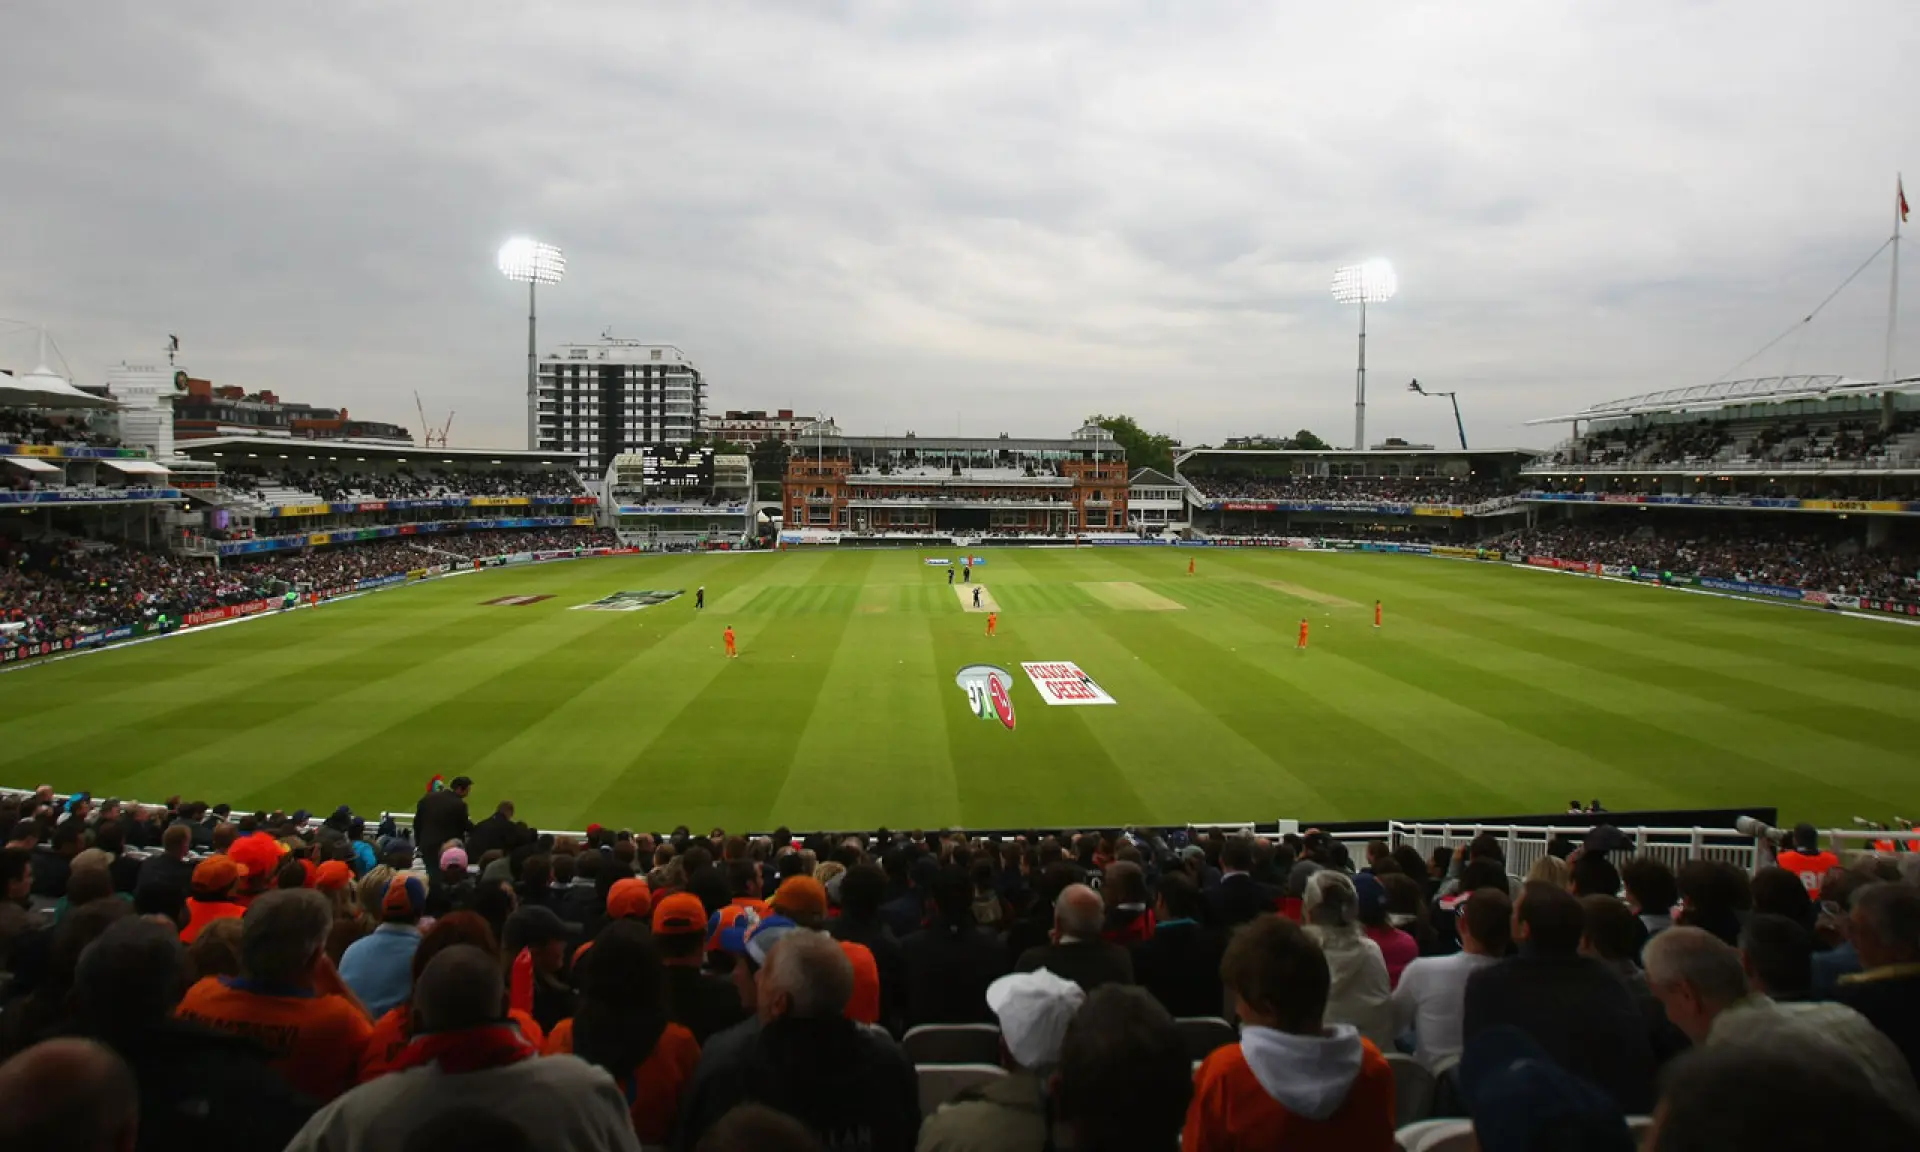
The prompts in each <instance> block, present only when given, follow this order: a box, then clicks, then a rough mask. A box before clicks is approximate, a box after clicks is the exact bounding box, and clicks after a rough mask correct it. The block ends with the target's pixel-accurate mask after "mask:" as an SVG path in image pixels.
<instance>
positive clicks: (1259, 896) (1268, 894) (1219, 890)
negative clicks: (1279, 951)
mask: <svg viewBox="0 0 1920 1152" xmlns="http://www.w3.org/2000/svg"><path fill="white" fill-rule="evenodd" d="M1280 895H1281V893H1280V890H1279V889H1278V888H1274V887H1271V886H1269V885H1266V884H1260V883H1257V882H1256V881H1255V880H1254V878H1253V877H1252V876H1249V875H1248V874H1246V873H1245V872H1235V873H1233V874H1232V875H1230V876H1222V877H1221V878H1220V883H1219V885H1218V886H1217V887H1213V888H1209V889H1207V891H1206V898H1207V915H1208V917H1209V918H1211V919H1212V921H1213V926H1214V927H1216V928H1231V927H1233V926H1234V925H1236V924H1245V923H1246V922H1247V921H1249V920H1251V919H1253V918H1254V917H1255V916H1258V915H1260V914H1261V913H1263V912H1271V911H1273V910H1274V909H1275V908H1277V907H1279V905H1280Z"/></svg>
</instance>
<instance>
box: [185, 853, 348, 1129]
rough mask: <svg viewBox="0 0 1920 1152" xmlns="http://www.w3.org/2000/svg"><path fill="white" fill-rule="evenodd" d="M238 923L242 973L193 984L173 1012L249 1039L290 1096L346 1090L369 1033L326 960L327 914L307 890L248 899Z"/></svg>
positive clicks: (322, 1096) (327, 1096)
mask: <svg viewBox="0 0 1920 1152" xmlns="http://www.w3.org/2000/svg"><path fill="white" fill-rule="evenodd" d="M241 925H242V928H241V931H242V936H241V938H240V966H241V971H242V972H243V975H242V976H239V977H229V976H210V977H208V978H207V979H205V980H202V981H200V982H199V983H197V984H195V985H194V986H193V987H192V988H190V989H188V990H187V994H186V996H185V997H184V998H182V999H181V1001H180V1007H179V1008H178V1009H177V1010H176V1011H175V1015H177V1016H178V1017H179V1018H180V1019H182V1020H186V1021H189V1022H191V1023H195V1024H202V1025H205V1026H206V1027H209V1028H214V1029H218V1030H219V1031H222V1032H230V1033H233V1034H234V1035H237V1036H245V1037H247V1038H249V1039H251V1040H254V1041H255V1042H257V1043H259V1044H260V1045H262V1046H263V1047H265V1048H266V1050H267V1052H268V1055H269V1057H270V1062H271V1063H272V1065H273V1067H274V1068H275V1069H276V1070H277V1071H278V1072H279V1073H280V1075H281V1076H283V1077H285V1078H286V1081H287V1083H288V1084H289V1085H291V1086H292V1087H293V1088H294V1090H295V1091H298V1092H301V1093H303V1094H305V1095H307V1096H310V1097H312V1098H313V1099H315V1100H321V1101H325V1100H331V1099H333V1098H334V1097H335V1096H338V1095H339V1094H340V1093H342V1092H344V1091H346V1090H347V1089H348V1088H351V1087H352V1086H353V1083H354V1080H355V1079H356V1078H357V1076H358V1074H359V1070H360V1058H361V1052H362V1050H363V1049H365V1047H366V1044H367V1038H368V1037H369V1036H371V1035H372V1034H373V1024H372V1022H371V1021H369V1020H368V1019H367V1013H366V1009H364V1008H362V1007H361V1006H360V1002H359V1001H358V1000H355V999H354V998H353V994H352V993H351V992H349V991H348V990H347V986H346V985H345V984H344V983H342V982H341V980H340V974H339V973H338V972H335V971H334V968H333V962H332V961H331V960H328V959H327V954H326V943H327V930H328V929H329V928H331V927H332V926H333V909H332V908H331V907H329V906H328V904H327V899H326V897H324V896H322V895H320V893H318V892H315V891H313V890H312V889H311V888H287V889H281V890H279V891H274V892H268V893H266V894H264V895H262V896H260V897H259V898H258V899H256V900H254V902H253V904H252V905H251V906H249V907H248V908H247V914H246V916H245V917H244V918H243V919H242V921H241Z"/></svg>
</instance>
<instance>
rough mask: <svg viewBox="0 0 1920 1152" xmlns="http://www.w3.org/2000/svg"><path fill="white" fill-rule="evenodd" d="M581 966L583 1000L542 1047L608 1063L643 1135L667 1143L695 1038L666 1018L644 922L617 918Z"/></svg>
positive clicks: (660, 969)
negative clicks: (639, 922) (641, 923)
mask: <svg viewBox="0 0 1920 1152" xmlns="http://www.w3.org/2000/svg"><path fill="white" fill-rule="evenodd" d="M582 967H583V968H584V971H582V972H577V973H576V976H578V977H579V978H580V979H581V983H582V991H581V997H580V1007H579V1009H578V1011H577V1012H576V1013H575V1014H574V1015H573V1016H570V1017H568V1018H567V1019H565V1020H562V1021H560V1023H559V1024H558V1025H557V1026H556V1027H555V1028H554V1030H553V1034H552V1035H550V1036H548V1037H547V1043H546V1048H545V1051H546V1054H547V1055H549V1056H553V1055H557V1054H559V1053H563V1052H568V1053H572V1054H573V1055H575V1056H578V1057H580V1058H581V1059H582V1060H585V1061H586V1062H587V1063H589V1064H596V1065H598V1066H600V1067H601V1068H604V1069H606V1070H607V1072H608V1074H609V1075H611V1076H612V1077H613V1081H614V1083H615V1084H617V1085H619V1087H620V1092H621V1094H622V1095H623V1096H625V1097H626V1099H627V1104H628V1112H629V1115H630V1117H631V1118H632V1120H633V1131H634V1135H636V1136H638V1137H639V1138H640V1143H641V1144H642V1145H653V1146H657V1145H661V1144H665V1143H666V1142H667V1138H668V1137H669V1136H671V1135H672V1134H673V1120H674V1117H675V1116H676V1115H678V1113H679V1110H680V1094H681V1092H682V1090H683V1089H685V1088H686V1086H687V1082H688V1081H689V1080H691V1079H692V1078H693V1068H694V1065H696V1064H698V1063H699V1062H700V1044H699V1042H698V1041H696V1040H695V1039H694V1038H693V1033H692V1032H690V1031H688V1030H687V1029H686V1028H685V1027H684V1026H682V1025H679V1024H675V1023H673V1022H672V1021H671V1020H669V1019H668V1018H667V982H666V969H665V967H664V966H662V964H661V963H660V953H659V950H658V949H656V948H655V947H654V944H653V940H652V938H651V937H650V936H649V934H648V932H647V929H646V928H644V927H643V926H641V925H640V924H638V923H636V922H634V921H629V920H615V921H613V922H612V923H610V924H608V925H607V926H606V927H605V928H604V929H602V930H601V932H600V935H599V936H596V937H595V938H594V941H593V951H591V952H589V953H588V954H587V955H586V957H585V958H584V960H583V961H582Z"/></svg>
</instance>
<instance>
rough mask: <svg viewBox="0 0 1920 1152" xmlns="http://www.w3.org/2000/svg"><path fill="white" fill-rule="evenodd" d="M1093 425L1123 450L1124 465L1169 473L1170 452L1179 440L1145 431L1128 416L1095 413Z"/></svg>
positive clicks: (1172, 451) (1171, 456) (1171, 465)
mask: <svg viewBox="0 0 1920 1152" xmlns="http://www.w3.org/2000/svg"><path fill="white" fill-rule="evenodd" d="M1093 422H1094V423H1095V424H1098V425H1100V427H1102V428H1105V429H1106V430H1107V431H1109V432H1111V433H1113V438H1114V439H1115V440H1116V441H1118V442H1119V444H1120V447H1122V448H1125V449H1126V450H1127V467H1128V468H1129V469H1135V468H1154V469H1158V470H1159V471H1161V472H1165V473H1166V474H1167V475H1169V476H1171V475H1173V453H1174V450H1175V449H1176V448H1178V447H1179V446H1180V445H1179V442H1178V441H1176V440H1175V439H1174V438H1173V437H1171V436H1164V435H1161V434H1159V433H1157V432H1149V431H1147V430H1146V429H1144V428H1142V427H1140V423H1139V421H1137V420H1135V419H1134V418H1133V417H1131V416H1127V415H1119V416H1095V417H1094V418H1093Z"/></svg>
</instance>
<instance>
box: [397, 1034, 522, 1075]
mask: <svg viewBox="0 0 1920 1152" xmlns="http://www.w3.org/2000/svg"><path fill="white" fill-rule="evenodd" d="M539 1054H540V1050H539V1049H538V1048H535V1047H534V1046H533V1045H531V1044H529V1043H527V1038H526V1037H525V1036H522V1035H520V1030H519V1029H518V1028H515V1027H514V1026H513V1025H511V1024H487V1025H483V1026H481V1027H479V1028H464V1029H462V1030H460V1031H458V1032H429V1033H424V1034H422V1035H419V1036H415V1037H414V1038H413V1040H412V1041H411V1042H409V1043H408V1044H407V1046H406V1047H405V1048H403V1049H401V1050H400V1054H399V1055H397V1056H395V1057H394V1058H393V1067H392V1071H395V1072H401V1071H404V1070H406V1069H408V1068H419V1067H422V1066H424V1065H427V1064H438V1065H440V1070H441V1071H442V1072H445V1073H448V1074H449V1075H454V1076H458V1075H462V1074H464V1073H467V1072H484V1071H486V1070H487V1069H489V1068H504V1067H506V1066H507V1065H509V1064H518V1063H519V1062H520V1061H522V1060H528V1059H532V1058H533V1057H535V1056H538V1055H539Z"/></svg>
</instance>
